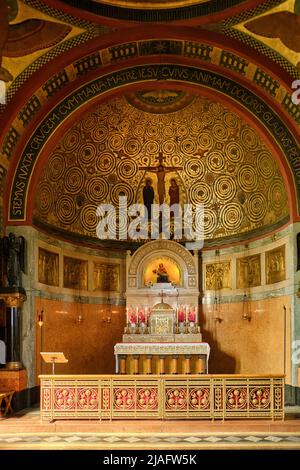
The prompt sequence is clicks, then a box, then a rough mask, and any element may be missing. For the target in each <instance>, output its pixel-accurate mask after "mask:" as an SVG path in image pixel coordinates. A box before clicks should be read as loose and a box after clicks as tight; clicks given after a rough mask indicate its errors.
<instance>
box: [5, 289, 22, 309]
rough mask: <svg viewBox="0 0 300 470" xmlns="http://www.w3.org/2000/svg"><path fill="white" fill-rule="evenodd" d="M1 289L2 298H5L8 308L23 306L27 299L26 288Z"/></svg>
mask: <svg viewBox="0 0 300 470" xmlns="http://www.w3.org/2000/svg"><path fill="white" fill-rule="evenodd" d="M1 291H2V292H1ZM1 291H0V300H3V301H4V303H5V306H6V307H8V308H12V307H15V308H20V307H22V306H23V303H24V302H25V300H26V299H27V297H26V292H25V290H24V289H19V290H16V291H14V290H13V289H12V288H4V289H3V288H2V289H1ZM3 291H4V292H3Z"/></svg>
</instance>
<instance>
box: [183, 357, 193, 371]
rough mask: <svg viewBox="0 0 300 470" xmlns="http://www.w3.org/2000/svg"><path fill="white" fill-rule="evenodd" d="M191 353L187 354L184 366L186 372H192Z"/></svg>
mask: <svg viewBox="0 0 300 470" xmlns="http://www.w3.org/2000/svg"><path fill="white" fill-rule="evenodd" d="M191 357H192V356H191V355H190V354H186V355H185V358H184V367H185V374H190V373H191Z"/></svg>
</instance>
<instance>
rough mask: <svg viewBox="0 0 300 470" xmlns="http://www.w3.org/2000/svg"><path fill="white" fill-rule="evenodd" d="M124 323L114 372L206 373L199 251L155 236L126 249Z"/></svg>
mask: <svg viewBox="0 0 300 470" xmlns="http://www.w3.org/2000/svg"><path fill="white" fill-rule="evenodd" d="M126 271H127V286H126V326H125V329H124V334H123V337H122V342H121V343H117V344H116V345H115V347H114V353H115V359H116V373H117V374H146V375H150V374H159V375H162V374H171V375H172V374H207V373H208V360H209V354H210V347H209V345H208V344H207V343H203V342H202V334H201V329H200V324H199V311H198V309H199V286H198V283H199V281H198V253H197V251H195V252H194V253H191V252H190V251H189V250H187V249H186V248H185V247H184V246H182V245H180V244H179V243H176V242H174V241H169V240H162V239H161V240H156V241H153V242H149V243H147V244H146V245H144V246H142V247H140V248H139V249H138V250H137V251H136V252H135V253H133V254H131V253H130V252H128V253H127V262H126Z"/></svg>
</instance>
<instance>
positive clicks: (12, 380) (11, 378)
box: [0, 369, 27, 392]
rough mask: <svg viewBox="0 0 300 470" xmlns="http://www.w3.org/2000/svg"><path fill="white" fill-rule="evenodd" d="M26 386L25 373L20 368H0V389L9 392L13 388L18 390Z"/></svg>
mask: <svg viewBox="0 0 300 470" xmlns="http://www.w3.org/2000/svg"><path fill="white" fill-rule="evenodd" d="M26 387H27V373H26V370H25V369H22V370H5V369H2V370H0V391H1V392H9V391H12V390H14V391H15V392H20V391H21V390H24V389H25V388H26Z"/></svg>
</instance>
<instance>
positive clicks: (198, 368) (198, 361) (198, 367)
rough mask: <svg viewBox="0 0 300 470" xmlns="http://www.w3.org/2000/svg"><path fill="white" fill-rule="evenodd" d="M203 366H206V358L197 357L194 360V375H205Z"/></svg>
mask: <svg viewBox="0 0 300 470" xmlns="http://www.w3.org/2000/svg"><path fill="white" fill-rule="evenodd" d="M205 364H206V357H205V356H197V358H196V370H195V373H196V374H205V369H206V367H205Z"/></svg>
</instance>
